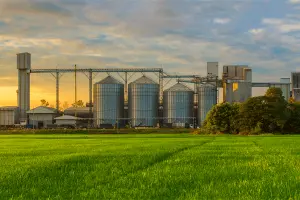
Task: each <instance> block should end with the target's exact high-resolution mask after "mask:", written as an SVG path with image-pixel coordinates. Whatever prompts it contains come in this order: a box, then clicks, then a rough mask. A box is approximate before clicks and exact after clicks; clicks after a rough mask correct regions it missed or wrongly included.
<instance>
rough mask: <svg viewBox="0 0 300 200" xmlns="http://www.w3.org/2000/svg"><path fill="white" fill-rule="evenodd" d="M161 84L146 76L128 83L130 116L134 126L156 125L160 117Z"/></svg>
mask: <svg viewBox="0 0 300 200" xmlns="http://www.w3.org/2000/svg"><path fill="white" fill-rule="evenodd" d="M158 100H159V85H158V84H157V83H155V82H154V81H153V80H151V79H149V78H148V77H146V76H142V77H141V78H139V79H137V80H135V81H134V82H132V83H130V84H129V85H128V117H129V118H130V121H131V126H132V127H138V126H141V127H154V126H156V125H157V122H158V120H157V117H158Z"/></svg>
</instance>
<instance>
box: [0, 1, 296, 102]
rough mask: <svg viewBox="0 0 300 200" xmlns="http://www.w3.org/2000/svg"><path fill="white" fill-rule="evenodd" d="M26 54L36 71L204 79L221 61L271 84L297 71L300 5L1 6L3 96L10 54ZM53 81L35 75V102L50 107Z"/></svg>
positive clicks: (10, 74)
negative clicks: (142, 72)
mask: <svg viewBox="0 0 300 200" xmlns="http://www.w3.org/2000/svg"><path fill="white" fill-rule="evenodd" d="M24 51H28V52H30V53H32V67H33V68H55V67H56V66H61V67H71V66H72V65H73V64H75V63H76V64H78V65H79V66H80V67H112V66H118V67H160V66H161V65H163V66H164V69H165V71H167V72H169V73H185V74H187V73H197V74H202V75H205V71H206V62H207V61H219V63H220V66H222V65H225V64H248V65H249V66H250V67H252V69H253V72H254V74H253V79H254V81H273V82H274V81H278V80H279V78H280V77H290V72H291V71H297V70H299V69H300V68H299V62H300V57H299V55H300V0H99V1H95V0H52V1H50V0H0V55H1V56H0V70H1V73H0V85H1V86H0V91H1V92H4V91H6V90H7V91H13V90H14V88H16V87H17V79H16V73H17V72H16V55H15V54H16V53H18V52H24ZM220 71H221V68H220ZM66 77H68V76H66ZM69 77H72V76H69ZM99 78H100V77H99ZM45 80H49V82H51V84H46V85H43V87H42V86H41V84H42V83H43V81H45ZM82 81H83V84H82V85H83V86H82V87H81V88H82V90H83V91H84V92H85V93H86V89H87V88H86V85H87V84H85V79H84V77H83V78H82ZM52 82H53V84H54V81H53V80H52V79H51V77H44V76H34V77H33V79H32V83H33V85H32V88H33V91H34V92H33V93H34V94H33V95H35V94H38V95H36V96H33V97H32V98H33V99H34V98H36V99H39V98H41V97H44V96H46V98H49V99H51V100H49V101H52V100H53V101H54V97H53V94H54V92H55V88H54V85H53V84H52ZM63 84H64V87H65V88H68V87H71V84H72V81H71V80H68V78H66V79H65V80H64V82H63ZM8 88H10V89H8ZM71 95H72V94H71V92H69V90H65V92H64V93H63V95H62V98H63V100H65V101H70V102H71V101H72V100H71V99H70V98H69V97H70V96H71ZM85 98H86V97H85V96H83V97H82V99H85ZM14 99H15V95H14V94H13V93H11V94H10V95H8V97H7V99H4V100H3V98H1V99H0V105H3V104H7V103H9V102H11V101H13V100H14ZM1 101H2V102H1Z"/></svg>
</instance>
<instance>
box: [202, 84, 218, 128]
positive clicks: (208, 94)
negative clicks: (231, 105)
mask: <svg viewBox="0 0 300 200" xmlns="http://www.w3.org/2000/svg"><path fill="white" fill-rule="evenodd" d="M197 90H198V99H199V101H198V124H199V125H200V126H201V125H202V124H203V122H204V120H205V118H206V115H207V113H208V112H209V111H210V110H211V109H212V107H213V106H214V105H216V104H217V88H216V86H214V85H211V84H203V85H201V86H199V87H198V89H197Z"/></svg>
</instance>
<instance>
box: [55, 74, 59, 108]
mask: <svg viewBox="0 0 300 200" xmlns="http://www.w3.org/2000/svg"><path fill="white" fill-rule="evenodd" d="M55 78H56V110H57V112H59V79H60V77H59V72H56V77H55Z"/></svg>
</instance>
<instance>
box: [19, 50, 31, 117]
mask: <svg viewBox="0 0 300 200" xmlns="http://www.w3.org/2000/svg"><path fill="white" fill-rule="evenodd" d="M17 69H18V107H19V109H20V122H26V120H27V113H26V112H27V111H28V110H30V69H31V55H30V53H27V52H26V53H19V54H17Z"/></svg>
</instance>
